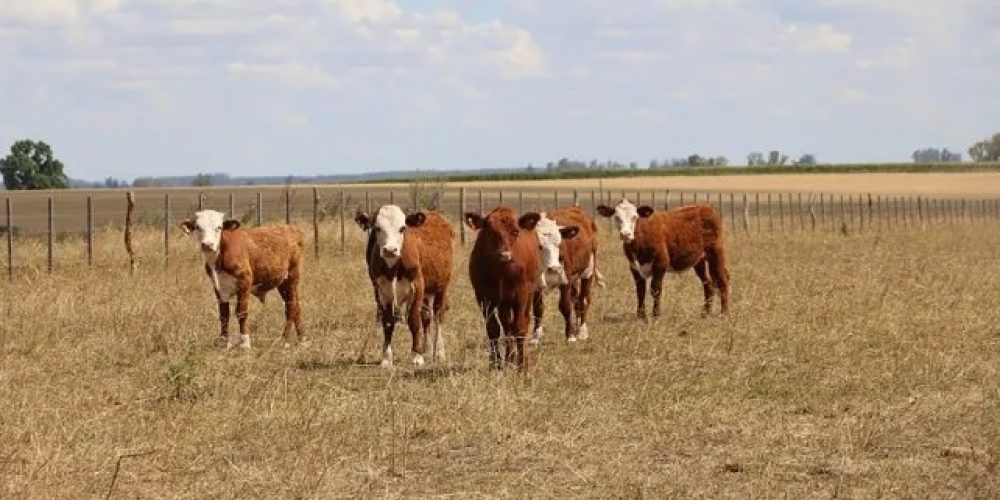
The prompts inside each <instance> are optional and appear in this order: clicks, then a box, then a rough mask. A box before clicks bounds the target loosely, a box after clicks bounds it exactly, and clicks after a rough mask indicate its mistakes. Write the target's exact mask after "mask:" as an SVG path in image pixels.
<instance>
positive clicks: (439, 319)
mask: <svg viewBox="0 0 1000 500" xmlns="http://www.w3.org/2000/svg"><path fill="white" fill-rule="evenodd" d="M597 212H598V213H599V214H600V215H601V216H603V217H608V218H610V219H611V220H612V223H613V227H614V229H615V231H617V233H618V236H619V238H620V239H621V240H622V247H623V250H624V253H625V258H626V260H627V261H628V264H629V267H630V270H631V273H632V277H633V279H634V281H635V290H636V298H637V313H638V316H639V317H640V318H645V317H646V306H645V302H646V292H647V285H648V287H649V289H650V292H651V295H652V302H653V304H652V314H653V316H659V314H660V296H661V293H662V290H663V278H664V275H665V274H666V273H667V272H668V271H672V272H682V271H685V270H687V269H689V268H692V267H693V268H694V271H695V273H696V274H697V275H698V278H699V280H701V283H702V286H703V287H704V292H705V305H704V307H705V314H709V313H710V312H711V308H712V300H713V298H714V296H715V294H716V293H718V295H719V298H720V303H721V310H722V314H726V313H727V311H728V307H729V271H728V269H727V267H726V257H725V247H724V243H723V238H722V234H723V232H722V219H721V217H720V215H719V213H718V211H717V210H716V209H715V208H714V207H713V206H711V205H688V206H683V207H678V208H674V209H671V210H663V211H656V210H654V209H653V208H651V207H649V206H639V207H636V206H635V205H634V204H632V203H631V202H629V201H628V200H627V199H623V200H622V201H621V202H620V203H619V204H618V205H617V206H615V207H608V206H605V205H600V206H598V207H597ZM355 222H357V224H358V225H359V226H360V227H361V228H362V229H364V230H365V231H367V233H368V239H367V244H366V245H365V259H366V261H367V264H368V275H369V277H370V278H371V283H372V288H373V291H374V295H375V304H376V309H377V311H378V315H377V317H378V318H379V320H380V322H381V324H382V329H383V333H384V336H385V342H384V344H383V348H382V366H383V367H387V368H391V367H392V365H393V353H392V334H393V330H394V329H395V326H396V323H397V322H398V321H401V320H402V319H403V317H404V316H405V318H406V322H407V325H408V326H409V329H410V333H411V335H412V351H413V363H414V364H415V365H422V364H423V363H424V353H425V352H426V350H427V349H426V348H427V346H426V345H425V343H426V342H427V339H425V336H430V334H431V333H432V332H431V327H432V325H433V327H434V329H433V336H432V337H433V338H432V339H431V341H430V344H431V345H430V347H431V349H430V351H431V352H430V355H431V356H433V357H434V358H435V359H438V360H443V359H445V345H444V333H443V331H442V325H443V324H444V313H445V312H446V311H447V309H448V288H449V284H450V283H451V278H452V262H453V259H454V248H455V245H454V239H455V234H454V230H453V229H452V225H451V223H450V222H448V221H447V220H446V219H445V218H444V217H442V216H441V215H440V214H438V213H435V212H430V211H420V212H416V213H411V214H409V215H407V214H406V213H404V212H403V210H402V209H400V208H399V207H398V206H396V205H385V206H383V207H381V208H379V210H378V211H377V212H376V213H375V214H368V213H365V212H360V211H359V212H358V213H357V216H356V217H355ZM464 223H465V224H466V225H468V226H469V227H470V228H472V229H474V230H476V231H477V234H476V241H475V244H474V246H473V248H472V253H471V255H470V257H469V278H470V280H471V282H472V287H473V290H474V291H475V295H476V303H477V304H478V307H479V311H480V313H481V314H482V316H483V319H484V323H485V324H486V335H487V337H488V338H489V346H490V353H491V360H492V364H493V367H494V368H496V369H503V368H504V366H505V365H507V364H511V365H514V366H516V367H518V368H524V367H525V366H527V363H526V361H527V360H526V350H525V342H526V341H527V338H526V337H527V332H528V330H529V327H530V322H531V319H532V317H533V318H534V330H533V332H532V338H531V342H538V341H540V340H541V337H542V325H541V320H542V315H543V311H544V301H543V297H544V294H545V293H546V292H547V291H550V290H553V289H555V288H558V289H559V311H560V312H561V313H562V315H563V318H564V319H565V334H566V339H567V340H568V341H569V342H575V341H576V340H577V339H580V340H585V339H587V338H588V336H589V331H588V326H587V310H588V308H589V306H590V302H591V292H592V290H593V287H594V286H595V285H597V286H603V278H602V276H601V273H600V272H599V271H598V266H597V246H598V245H597V237H598V236H597V224H595V222H594V220H593V219H591V217H590V216H588V215H587V213H586V212H585V211H584V210H583V209H581V208H580V207H579V206H576V205H573V206H568V207H564V208H561V209H559V210H556V211H554V212H551V213H545V212H542V213H536V212H527V213H525V214H523V215H521V216H518V215H517V214H516V213H515V212H514V211H513V210H511V209H509V208H507V207H503V206H501V207H497V208H496V209H494V210H492V211H491V212H489V213H487V214H485V215H484V214H480V213H476V212H468V213H466V214H465V221H464ZM181 228H182V229H183V230H184V232H185V233H187V234H190V235H191V236H192V237H193V238H194V239H195V241H196V242H197V244H198V245H199V248H200V250H201V255H202V257H203V258H204V268H205V273H206V274H207V275H208V277H209V279H210V280H211V282H212V287H213V289H214V291H215V297H216V299H217V302H218V304H219V319H220V322H221V337H220V342H221V343H222V344H223V345H225V346H227V347H232V346H234V345H238V346H239V347H242V348H249V347H250V336H249V333H248V331H247V312H248V306H249V298H250V295H251V294H252V295H255V296H257V297H258V298H259V299H261V300H263V298H264V295H266V294H267V292H269V291H270V290H272V289H275V288H277V289H278V293H280V294H281V298H282V300H283V301H284V304H285V327H284V332H283V333H282V337H283V339H284V341H285V343H286V345H288V343H289V342H290V341H291V339H292V330H293V328H294V330H295V331H296V333H297V334H298V339H299V341H300V342H308V338H307V336H306V334H305V332H304V330H303V328H302V314H301V311H300V308H299V280H300V279H301V276H302V260H303V257H304V237H303V235H302V232H301V231H300V230H299V229H298V228H296V227H294V226H289V225H285V224H274V225H267V226H261V227H256V228H252V229H244V228H242V227H241V226H240V223H239V221H236V220H232V219H228V220H227V219H225V217H224V214H222V213H221V212H217V211H214V210H204V211H200V212H197V213H196V214H195V218H193V219H190V220H186V221H184V222H182V223H181ZM234 300H235V302H236V318H237V320H238V322H239V332H240V334H239V338H238V339H236V338H234V337H230V335H229V319H230V304H231V303H232V302H233V301H234ZM574 313H575V317H574ZM501 339H502V340H503V341H504V342H503V344H504V346H505V347H506V352H504V353H502V352H501Z"/></svg>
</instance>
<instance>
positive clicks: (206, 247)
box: [201, 242, 215, 253]
mask: <svg viewBox="0 0 1000 500" xmlns="http://www.w3.org/2000/svg"><path fill="white" fill-rule="evenodd" d="M201 251H202V252H205V253H209V252H211V253H215V245H213V244H211V243H204V242H202V244H201Z"/></svg>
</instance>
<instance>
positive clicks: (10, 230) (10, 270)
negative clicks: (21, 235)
mask: <svg viewBox="0 0 1000 500" xmlns="http://www.w3.org/2000/svg"><path fill="white" fill-rule="evenodd" d="M7 280H8V281H14V204H13V203H12V202H11V201H10V198H7Z"/></svg>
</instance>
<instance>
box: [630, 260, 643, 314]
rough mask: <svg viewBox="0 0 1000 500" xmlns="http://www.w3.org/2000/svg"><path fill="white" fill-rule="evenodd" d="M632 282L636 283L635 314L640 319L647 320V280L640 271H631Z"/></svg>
mask: <svg viewBox="0 0 1000 500" xmlns="http://www.w3.org/2000/svg"><path fill="white" fill-rule="evenodd" d="M631 271H632V281H634V282H635V298H636V306H635V312H636V315H637V316H639V319H646V278H644V277H643V276H642V275H641V274H639V271H636V270H635V269H631Z"/></svg>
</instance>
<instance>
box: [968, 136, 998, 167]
mask: <svg viewBox="0 0 1000 500" xmlns="http://www.w3.org/2000/svg"><path fill="white" fill-rule="evenodd" d="M969 156H970V157H972V160H973V161H1000V133H996V134H993V137H990V138H989V139H983V140H981V141H979V142H977V143H975V144H973V145H972V147H971V148H969Z"/></svg>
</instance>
